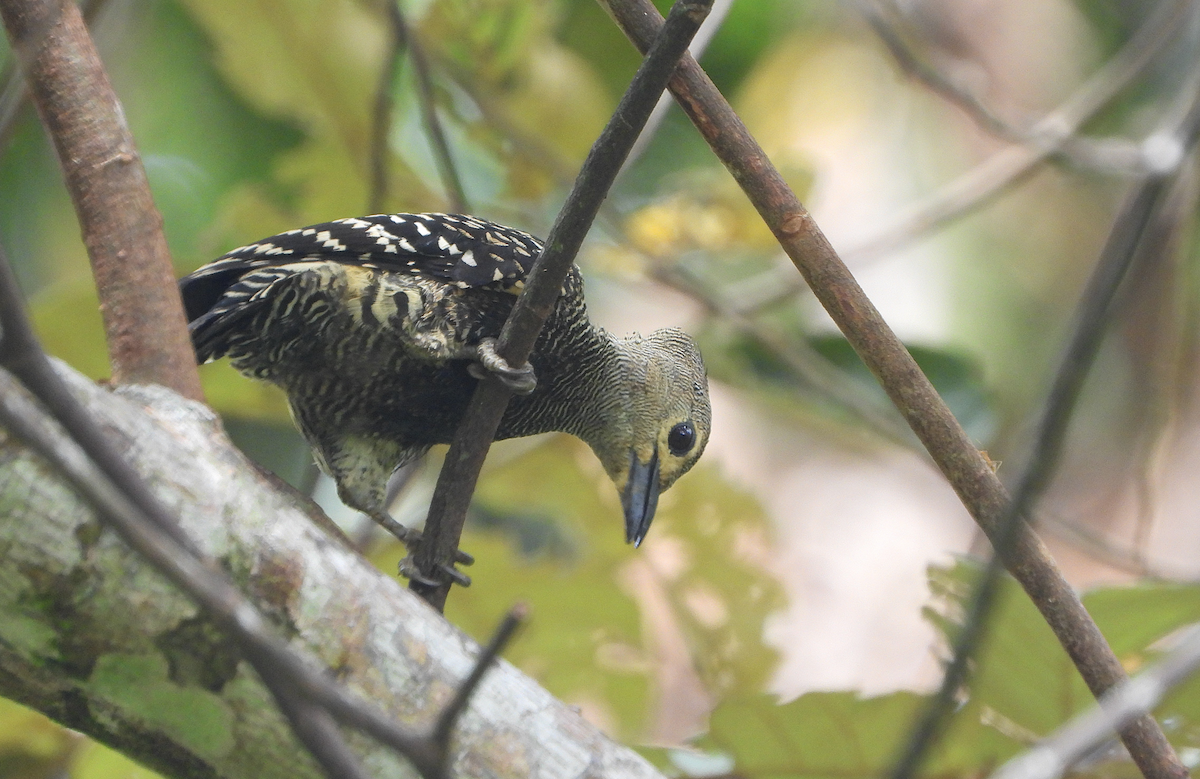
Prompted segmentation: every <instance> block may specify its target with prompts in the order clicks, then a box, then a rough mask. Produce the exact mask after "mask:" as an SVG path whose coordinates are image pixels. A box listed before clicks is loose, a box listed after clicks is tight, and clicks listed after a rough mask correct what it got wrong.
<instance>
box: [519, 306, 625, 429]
mask: <svg viewBox="0 0 1200 779" xmlns="http://www.w3.org/2000/svg"><path fill="white" fill-rule="evenodd" d="M570 340H571V343H569V344H561V343H556V344H554V345H553V346H552V347H551V348H549V349H540V350H538V351H540V355H535V358H534V368H535V370H536V372H537V378H538V388H537V390H535V391H534V393H533V394H532V395H529V396H527V397H516V398H514V399H513V404H512V406H511V407H510V409H511V412H510V414H509V415H506V418H505V420H504V424H502V425H501V428H502V429H501V433H500V434H501V437H508V436H510V435H511V436H522V435H531V434H534V433H546V432H551V431H557V432H563V433H570V434H571V435H574V436H576V437H578V438H581V439H582V440H584V441H585V442H587V443H588V444H589V445H591V446H592V448H593V449H595V448H597V446H598V445H599V444H601V443H602V441H603V440H604V438H605V437H606V436H608V435H611V434H612V432H613V431H614V430H618V429H621V427H622V426H623V425H625V424H626V421H627V417H628V405H629V404H628V403H627V402H625V401H626V400H627V397H628V388H627V386H626V385H627V384H628V378H627V375H628V370H627V367H626V366H627V355H626V354H625V349H624V342H623V341H622V340H621V339H619V338H615V337H613V336H612V335H610V334H609V333H607V332H606V331H604V330H603V329H601V328H598V327H590V326H589V327H586V328H576V329H573V331H572V332H571V339H570ZM504 428H508V429H507V430H505V429H504ZM506 434H507V435H506Z"/></svg>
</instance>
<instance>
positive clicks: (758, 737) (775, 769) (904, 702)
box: [697, 692, 923, 779]
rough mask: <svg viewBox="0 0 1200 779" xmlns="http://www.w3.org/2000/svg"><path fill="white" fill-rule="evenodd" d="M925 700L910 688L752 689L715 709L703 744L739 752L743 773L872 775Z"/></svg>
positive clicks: (738, 768) (763, 777)
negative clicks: (782, 695) (879, 692)
mask: <svg viewBox="0 0 1200 779" xmlns="http://www.w3.org/2000/svg"><path fill="white" fill-rule="evenodd" d="M922 702H923V698H922V697H921V696H919V695H916V694H914V693H908V692H900V693H894V694H892V695H884V696H880V697H877V698H860V697H859V696H858V695H856V694H855V693H852V692H818V693H809V694H807V695H802V696H801V697H799V698H797V699H796V700H794V701H792V702H791V703H786V704H782V705H781V704H779V702H778V701H777V700H776V699H775V698H773V697H771V696H769V695H756V696H745V697H743V698H740V699H734V700H730V701H727V702H725V703H722V704H721V705H720V706H719V707H718V708H717V710H716V711H714V712H713V715H712V721H711V725H710V732H709V733H708V735H706V736H704V737H703V738H702V739H699V740H698V742H697V745H698V746H699V747H700V748H702V749H705V750H713V751H718V752H722V753H725V754H728V755H730V756H732V757H733V759H734V765H735V769H734V773H736V775H738V776H745V777H752V778H753V779H784V777H863V778H864V779H866V777H873V776H879V775H881V774H882V772H883V769H884V768H885V767H886V766H887V765H888V764H889V763H890V761H891V760H892V759H893V758H894V755H895V752H896V749H897V746H898V745H899V744H900V743H901V739H902V738H903V737H904V736H905V734H906V733H907V730H908V727H909V723H910V722H912V721H913V719H914V718H915V717H916V715H917V714H918V712H920V710H921V705H922Z"/></svg>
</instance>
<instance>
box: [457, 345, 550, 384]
mask: <svg viewBox="0 0 1200 779" xmlns="http://www.w3.org/2000/svg"><path fill="white" fill-rule="evenodd" d="M467 371H468V372H469V373H470V374H471V375H472V376H474V377H475V378H477V379H485V378H487V377H488V376H495V377H496V378H497V379H499V380H500V382H501V383H502V384H503V385H504V386H505V387H508V389H509V390H511V391H512V392H514V393H515V394H517V395H528V394H529V393H531V392H533V391H534V389H536V388H537V376H535V375H534V373H533V366H532V365H530V364H529V363H525V364H524V365H522V366H521V367H520V368H514V367H512V366H511V365H509V364H508V362H507V361H506V360H505V359H504V358H503V357H501V356H500V355H499V354H497V353H496V339H495V338H484V339H482V340H481V341H480V342H479V343H478V344H476V345H475V362H472V363H471V364H470V365H469V366H467Z"/></svg>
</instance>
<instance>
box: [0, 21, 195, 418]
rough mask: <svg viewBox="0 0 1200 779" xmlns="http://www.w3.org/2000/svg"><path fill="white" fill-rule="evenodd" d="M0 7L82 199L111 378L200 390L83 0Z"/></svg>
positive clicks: (157, 230)
mask: <svg viewBox="0 0 1200 779" xmlns="http://www.w3.org/2000/svg"><path fill="white" fill-rule="evenodd" d="M0 16H3V20H4V25H5V27H6V28H7V30H8V36H9V40H10V41H11V42H12V47H13V50H14V51H15V52H16V53H17V56H18V57H19V59H20V62H21V65H22V67H23V68H24V69H25V73H26V78H27V79H28V82H29V90H30V94H31V95H32V96H33V99H34V102H35V103H36V104H37V107H38V112H39V113H40V115H41V117H42V122H43V124H44V125H45V127H46V130H47V132H48V133H49V134H50V137H51V139H52V140H53V142H54V147H55V149H56V151H57V152H58V159H59V163H60V164H61V166H62V170H63V176H64V178H65V179H66V184H67V189H68V190H69V192H70V194H71V200H72V201H73V202H74V204H75V211H76V214H77V215H78V217H79V223H80V226H81V228H82V231H83V242H84V244H85V245H86V246H87V249H88V255H89V257H90V258H91V262H92V272H93V274H94V275H95V277H96V288H97V291H98V293H99V296H100V309H101V313H102V314H103V316H104V328H105V334H106V336H107V340H108V348H109V357H110V358H111V360H112V368H113V378H114V379H115V380H116V381H118V382H121V383H156V384H162V385H164V386H167V387H170V388H171V389H173V390H175V391H176V392H179V393H180V394H182V395H184V396H186V397H189V398H193V399H200V398H202V397H203V395H202V392H201V389H200V377H199V374H198V373H197V371H196V360H195V356H194V354H193V352H192V345H191V341H190V339H189V338H188V333H187V324H186V321H185V319H184V315H183V306H182V305H181V303H180V300H179V293H178V292H177V291H176V288H175V274H174V271H173V269H172V267H171V259H170V255H169V253H168V251H167V242H166V238H165V237H164V236H163V232H162V217H161V216H160V215H159V213H158V210H157V209H156V208H155V206H154V201H153V199H152V198H151V196H150V187H149V183H148V182H147V180H146V171H145V169H144V168H143V167H142V164H141V159H140V158H139V156H138V153H137V149H136V148H135V147H134V143H133V138H132V136H131V135H130V134H129V128H128V127H127V126H126V124H125V119H124V114H123V113H122V110H121V105H120V103H119V102H118V100H117V96H116V94H115V93H114V92H113V89H112V85H111V84H110V83H109V81H108V77H107V75H106V74H105V72H104V68H103V65H102V64H101V63H100V58H99V56H98V55H97V53H96V48H95V46H94V45H93V44H92V40H91V37H90V36H89V35H88V32H87V28H86V27H85V26H84V23H83V17H82V16H81V15H80V12H79V8H78V7H77V6H76V5H75V3H73V2H64V1H62V0H4V2H0Z"/></svg>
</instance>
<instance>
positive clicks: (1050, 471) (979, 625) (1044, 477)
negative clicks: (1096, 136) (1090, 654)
mask: <svg viewBox="0 0 1200 779" xmlns="http://www.w3.org/2000/svg"><path fill="white" fill-rule="evenodd" d="M1198 97H1200V95H1198V94H1197V93H1196V91H1195V89H1193V90H1192V94H1191V95H1190V98H1191V101H1190V102H1191V106H1190V110H1189V111H1188V112H1187V115H1186V116H1185V117H1184V119H1183V121H1182V122H1181V123H1180V126H1179V127H1178V128H1174V132H1171V133H1169V135H1170V138H1171V139H1172V140H1173V141H1174V142H1175V144H1176V148H1177V149H1178V150H1179V156H1180V158H1182V157H1183V156H1184V150H1187V149H1191V148H1192V147H1193V146H1194V145H1195V143H1196V133H1197V131H1200V100H1198V99H1197V98H1198ZM1166 162H1167V163H1168V164H1167V165H1165V166H1164V168H1165V169H1164V171H1163V172H1162V173H1158V174H1153V175H1150V176H1147V177H1145V178H1144V179H1143V180H1142V181H1141V182H1140V183H1139V184H1138V186H1136V187H1135V188H1134V189H1133V190H1132V191H1131V192H1130V193H1129V195H1128V196H1127V198H1126V200H1125V204H1124V205H1123V207H1122V208H1121V211H1120V213H1119V214H1118V215H1117V218H1116V220H1115V221H1114V223H1113V226H1112V230H1111V231H1110V233H1109V237H1108V241H1107V242H1106V243H1105V246H1104V250H1103V251H1102V252H1101V254H1100V258H1099V260H1098V261H1097V262H1096V267H1095V268H1094V269H1093V270H1092V275H1091V277H1090V278H1089V279H1088V283H1087V285H1086V287H1085V288H1084V291H1083V295H1082V296H1081V299H1080V302H1079V306H1078V308H1077V309H1076V312H1075V327H1074V331H1073V333H1072V336H1071V340H1070V342H1069V343H1068V345H1067V348H1066V351H1065V352H1064V354H1063V357H1062V360H1061V362H1060V364H1059V368H1058V370H1057V371H1056V373H1055V377H1054V384H1053V386H1052V387H1051V389H1050V393H1049V396H1048V397H1047V399H1046V402H1045V406H1044V408H1043V410H1042V413H1041V418H1040V419H1039V421H1038V426H1037V430H1036V433H1035V440H1034V444H1033V451H1032V454H1031V456H1030V457H1029V461H1028V462H1027V463H1026V464H1025V465H1024V466H1023V467H1022V468H1021V471H1020V474H1019V475H1018V477H1017V479H1016V487H1015V488H1014V490H1013V496H1012V500H1011V501H1010V502H1009V504H1008V506H1007V507H1006V508H1005V510H1004V512H1003V514H1002V515H1001V518H1000V520H999V524H1000V526H1001V529H1000V532H999V533H998V534H997V536H996V537H995V538H994V539H993V544H994V545H995V549H996V553H995V554H994V555H993V557H992V559H991V560H990V561H989V563H988V565H987V568H986V569H985V570H984V572H983V576H982V577H981V578H980V580H979V583H978V584H977V585H976V587H975V593H974V596H973V597H972V599H971V605H970V608H969V610H968V614H967V617H966V619H965V620H964V623H963V627H962V630H961V631H960V632H959V635H958V636H957V638H956V640H955V646H954V657H953V660H952V661H951V663H950V664H949V666H948V667H947V669H946V672H945V675H944V676H943V679H942V685H941V688H940V689H939V690H938V693H937V695H936V696H935V697H934V700H933V701H932V703H931V704H930V706H929V707H928V708H927V709H926V711H925V713H924V715H923V717H922V718H921V720H920V722H919V723H918V724H917V726H916V727H915V728H914V730H913V734H912V737H911V738H910V740H909V742H908V744H906V746H905V749H904V752H903V754H902V756H901V759H900V761H899V763H898V764H897V766H896V768H895V770H894V771H893V773H892V777H893V779H910V777H912V776H914V775H916V773H917V771H918V770H919V768H920V765H921V762H922V760H923V758H924V756H925V754H926V753H927V752H928V750H929V749H931V748H932V746H933V743H934V741H935V740H936V738H937V737H938V736H939V734H940V732H941V729H942V724H943V723H944V722H945V720H946V718H947V717H948V716H949V715H950V712H951V711H952V710H953V709H954V707H955V706H956V705H957V701H956V700H955V698H956V696H957V694H958V690H959V689H960V688H961V687H962V685H963V684H965V683H966V681H967V677H968V676H969V666H968V664H969V662H970V660H971V658H972V656H973V655H974V654H975V650H976V649H977V648H978V647H979V645H980V644H981V643H982V642H983V639H984V635H985V633H986V629H987V616H988V614H989V613H990V611H991V608H992V606H993V604H994V602H995V598H996V596H997V595H998V594H999V588H1000V574H1001V572H1002V570H1003V567H1002V560H1003V559H1004V558H1006V557H1007V556H1008V554H1009V550H1010V549H1011V548H1012V544H1013V541H1014V539H1015V537H1016V535H1017V533H1018V532H1019V528H1020V527H1021V526H1022V525H1023V523H1024V520H1023V517H1025V516H1028V515H1029V514H1030V513H1031V512H1032V511H1033V508H1034V505H1035V504H1036V502H1037V499H1038V498H1039V497H1040V496H1041V494H1042V493H1043V492H1044V491H1045V489H1046V487H1047V486H1048V485H1049V483H1050V480H1051V479H1052V478H1053V476H1054V471H1055V468H1056V466H1057V464H1058V460H1059V456H1060V454H1061V452H1062V448H1063V445H1064V443H1065V441H1066V437H1067V428H1068V425H1069V423H1070V419H1071V414H1072V412H1073V411H1074V408H1075V404H1076V401H1077V400H1078V399H1079V395H1080V393H1081V392H1082V390H1083V384H1084V381H1085V380H1086V378H1087V375H1088V373H1089V371H1090V369H1091V366H1092V363H1093V362H1094V361H1095V358H1096V354H1097V352H1098V351H1099V350H1100V345H1101V343H1102V341H1103V339H1104V333H1105V330H1106V325H1107V324H1108V322H1109V320H1110V319H1111V314H1112V310H1113V307H1114V306H1115V305H1116V303H1117V294H1118V291H1119V289H1120V288H1121V283H1122V281H1123V280H1124V279H1125V277H1126V275H1127V274H1128V273H1129V269H1130V268H1131V267H1132V266H1133V264H1134V263H1135V262H1136V261H1138V260H1144V255H1145V254H1146V250H1147V247H1146V244H1145V243H1144V240H1143V239H1144V237H1145V236H1146V235H1147V234H1148V233H1151V232H1152V230H1151V228H1152V225H1153V222H1154V220H1155V219H1156V218H1158V217H1161V216H1162V212H1161V208H1160V206H1161V204H1162V202H1163V201H1164V199H1165V197H1166V196H1167V194H1168V193H1169V192H1170V191H1171V189H1172V186H1173V184H1174V182H1175V179H1176V175H1177V171H1178V170H1179V165H1178V163H1177V162H1174V161H1170V160H1168V161H1166ZM1093 692H1096V691H1095V690H1093ZM1150 722H1153V719H1152V718H1151V717H1149V715H1144V716H1143V717H1141V718H1139V719H1138V720H1137V721H1134V722H1130V723H1128V724H1127V726H1126V731H1127V732H1128V731H1129V730H1131V729H1139V728H1140V729H1143V730H1144V729H1145V728H1146V727H1147V725H1148V723H1150ZM1131 752H1132V750H1131ZM1168 755H1170V753H1169V752H1163V753H1162V754H1159V755H1158V762H1157V764H1156V765H1154V767H1153V771H1154V773H1155V774H1158V775H1166V774H1169V773H1175V774H1176V775H1180V774H1179V770H1180V769H1182V770H1184V772H1185V774H1186V769H1183V766H1182V765H1180V766H1178V767H1176V766H1175V765H1174V764H1173V762H1172V761H1170V760H1168V759H1167V758H1168ZM1171 756H1173V755H1171ZM1139 767H1141V768H1142V771H1143V773H1145V774H1146V776H1151V775H1152V774H1151V771H1150V770H1147V766H1146V765H1143V764H1142V762H1141V761H1139Z"/></svg>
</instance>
